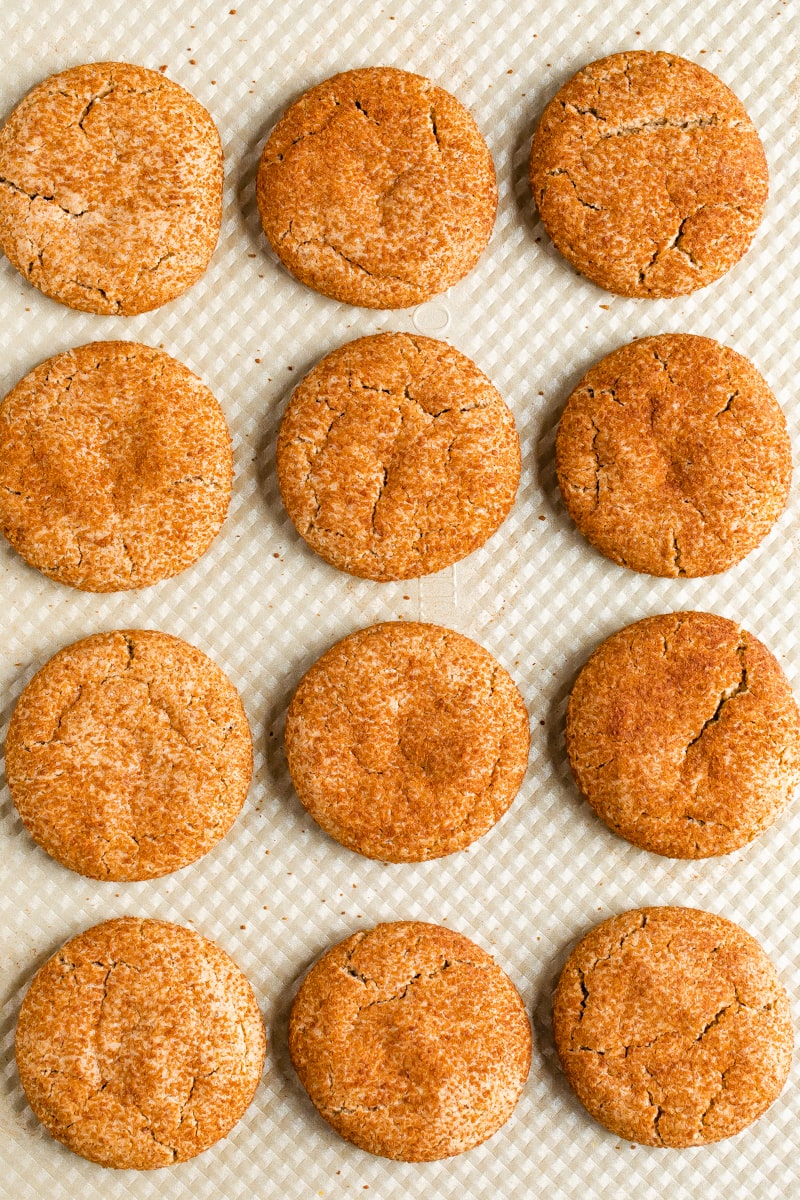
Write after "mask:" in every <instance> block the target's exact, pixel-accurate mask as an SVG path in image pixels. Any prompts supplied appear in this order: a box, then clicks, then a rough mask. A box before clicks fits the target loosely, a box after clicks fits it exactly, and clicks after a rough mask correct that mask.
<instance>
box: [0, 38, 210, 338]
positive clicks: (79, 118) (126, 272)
mask: <svg viewBox="0 0 800 1200" xmlns="http://www.w3.org/2000/svg"><path fill="white" fill-rule="evenodd" d="M221 219H222V146H221V144H220V139H219V133H218V132H217V127H216V125H215V124H214V122H213V121H212V119H211V117H210V116H209V114H208V113H207V112H206V110H205V109H204V108H203V106H202V105H201V104H199V103H198V102H197V100H195V98H194V97H193V96H191V95H190V94H189V92H187V91H185V90H184V89H183V88H182V87H179V86H178V84H177V83H173V82H172V80H170V79H167V78H166V77H165V76H164V75H162V74H160V73H159V72H158V71H148V70H146V69H145V68H144V67H137V66H134V65H133V64H132V63H118V62H103V63H88V64H86V65H85V66H78V67H70V68H69V70H67V71H62V72H61V73H60V74H58V75H53V76H51V77H50V78H49V79H46V80H45V81H44V82H43V83H40V84H39V85H38V87H35V88H34V89H33V91H32V92H29V93H28V95H27V96H26V97H25V99H24V100H23V101H22V102H21V103H20V104H19V105H17V107H16V108H15V109H14V111H13V112H12V114H11V116H10V117H9V118H8V121H7V122H6V124H5V125H4V126H3V128H2V130H0V247H2V249H3V251H4V252H5V253H6V254H7V255H8V258H9V259H10V260H11V263H12V264H13V265H14V266H15V267H16V268H17V270H18V271H19V272H20V273H21V274H22V275H24V276H25V278H26V279H27V280H29V282H30V283H32V284H33V285H34V286H35V287H37V288H39V290H40V291H42V292H44V293H45V295H46V296H52V298H53V299H54V300H60V301H61V303H62V304H68V305H69V306H70V308H80V309H83V310H84V311H86V312H94V313H121V314H122V315H124V316H130V315H132V314H133V313H140V312H146V311H147V310H148V309H151V308H158V306H159V305H160V304H166V303H167V301H168V300H174V298H175V297H176V296H180V295H181V293H182V292H185V291H186V289H187V288H188V287H191V285H192V284H193V283H195V282H196V281H197V280H198V279H199V278H200V276H201V275H202V274H203V272H204V271H205V269H206V267H207V266H208V261H209V259H210V258H211V255H212V253H213V251H214V247H215V245H216V242H217V236H218V234H219V228H220V222H221Z"/></svg>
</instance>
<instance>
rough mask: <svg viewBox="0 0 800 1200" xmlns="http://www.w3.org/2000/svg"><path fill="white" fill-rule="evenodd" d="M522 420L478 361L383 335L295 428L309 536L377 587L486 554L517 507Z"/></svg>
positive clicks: (290, 442) (300, 396)
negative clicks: (376, 582) (382, 582)
mask: <svg viewBox="0 0 800 1200" xmlns="http://www.w3.org/2000/svg"><path fill="white" fill-rule="evenodd" d="M520 464H521V459H520V447H519V437H518V436H517V431H516V427H515V425H514V418H513V416H512V414H511V412H510V410H509V409H508V407H507V406H506V404H505V403H504V401H503V399H502V397H501V396H500V394H499V393H498V392H497V390H496V389H495V388H494V387H493V386H492V384H491V383H490V382H489V380H488V379H487V378H486V376H485V375H484V374H482V372H481V371H479V370H478V368H477V367H476V366H475V364H474V363H473V362H472V361H471V360H470V359H468V358H467V357H466V355H464V354H461V353H460V352H459V351H458V350H455V349H454V348H453V347H452V346H449V345H448V344H447V343H446V342H440V341H437V340H435V339H433V338H427V337H418V336H416V335H414V336H411V335H410V334H405V333H382V334H376V335H373V336H371V337H363V338H358V339H357V340H356V341H354V342H348V343H347V344H346V345H344V346H341V347H340V348H339V349H337V350H334V351H332V353H330V354H328V355H326V356H325V358H323V359H322V361H321V362H319V363H318V364H317V366H316V367H314V369H313V370H312V371H310V372H309V374H308V375H307V376H306V377H305V379H303V380H302V382H301V383H300V384H299V386H298V387H297V388H296V389H295V392H294V394H293V395H292V398H291V400H290V402H289V405H288V407H287V409H286V413H285V414H284V417H283V421H282V422H281V428H280V432H279V434H278V448H277V472H278V483H279V485H280V490H281V496H282V497H283V502H284V504H285V506H286V510H287V512H288V514H289V516H290V517H291V519H292V522H293V523H294V525H295V527H296V528H297V531H298V533H299V534H300V535H301V537H303V538H305V540H306V541H307V542H308V544H309V546H311V548H312V549H313V550H315V551H316V552H317V554H320V555H321V556H322V557H323V558H324V559H325V560H326V561H327V562H329V563H332V564H333V566H335V567H338V568H339V569H340V570H342V571H348V572H349V573H350V574H351V575H360V576H362V577H363V578H366V579H376V580H389V579H415V578H417V577H418V576H420V575H428V574H430V573H431V572H433V571H441V570H442V569H443V568H444V567H448V566H451V565H452V564H453V563H454V562H458V561H459V560H460V559H462V558H465V557H466V555H468V554H471V553H472V551H473V550H477V549H478V547H480V546H482V545H483V544H484V542H485V541H486V540H487V539H488V538H489V537H491V535H492V534H493V533H495V531H496V530H497V529H498V528H499V526H500V525H501V524H502V522H503V521H504V520H505V518H506V516H507V515H508V513H509V511H510V509H511V506H512V505H513V503H514V497H515V495H516V491H517V486H518V484H519V477H520Z"/></svg>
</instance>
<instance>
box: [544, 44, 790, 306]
mask: <svg viewBox="0 0 800 1200" xmlns="http://www.w3.org/2000/svg"><path fill="white" fill-rule="evenodd" d="M530 176H531V187H532V190H533V197H534V200H535V202H536V205H537V207H538V209H539V214H540V216H541V218H542V221H543V223H544V226H545V229H546V230H547V232H548V233H549V234H550V237H551V238H552V239H553V241H554V243H555V245H556V247H557V248H558V249H559V250H560V251H561V253H562V254H563V255H564V257H565V258H566V259H567V260H568V261H569V262H571V263H572V264H573V266H575V267H577V269H578V270H579V271H580V272H581V274H583V275H585V276H587V278H589V279H591V280H592V282H593V283H596V284H598V285H599V286H600V287H602V288H606V289H607V291H610V292H617V293H618V294H620V295H622V296H643V297H653V298H655V297H662V296H682V295H684V294H686V293H687V292H693V291H695V290H696V289H697V288H701V287H705V286H706V285H707V284H709V283H713V282H714V280H715V279H718V278H719V277H720V275H724V274H725V272H726V271H728V270H730V268H731V267H732V266H733V265H734V263H736V262H738V260H739V259H740V258H741V257H742V255H743V254H744V253H745V251H746V250H747V248H748V246H749V245H750V242H751V241H752V239H753V236H754V235H755V232H756V230H757V229H758V226H759V224H760V222H761V217H762V214H763V211H764V205H765V203H766V200H767V190H768V186H769V179H768V171H767V162H766V158H765V157H764V148H763V146H762V145H761V141H760V139H759V136H758V134H757V132H756V130H755V128H754V126H753V123H752V121H751V120H750V118H749V117H748V115H747V113H746V112H745V110H744V108H743V106H742V105H741V103H740V102H739V101H738V100H737V98H736V96H734V94H733V92H732V91H731V90H730V89H729V88H727V87H726V86H725V84H724V83H722V81H721V80H719V79H717V77H716V75H712V74H711V72H710V71H706V70H704V69H703V68H702V67H699V66H698V65H697V64H696V63H693V62H688V61H687V60H686V59H685V58H679V57H678V56H677V55H675V54H664V53H661V52H658V53H654V52H651V51H646V50H639V51H628V52H625V53H622V54H612V55H611V56H610V57H609V58H603V59H601V60H600V61H599V62H594V63H590V64H589V66H587V67H584V68H583V69H582V70H581V71H579V72H578V73H577V75H575V76H573V78H572V79H570V80H569V82H568V83H566V84H565V85H564V86H563V87H562V88H561V89H560V91H559V92H557V93H556V95H555V96H554V97H553V99H552V100H551V101H550V103H549V104H548V105H547V107H546V108H545V110H544V113H543V114H542V119H541V121H540V123H539V127H538V129H537V130H536V134H535V135H534V138H533V145H532V147H531V160H530Z"/></svg>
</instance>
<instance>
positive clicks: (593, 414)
mask: <svg viewBox="0 0 800 1200" xmlns="http://www.w3.org/2000/svg"><path fill="white" fill-rule="evenodd" d="M556 471H557V474H558V484H559V487H560V488H561V494H562V496H563V497H564V503H565V504H566V506H567V510H568V512H569V514H570V516H571V517H572V519H573V521H574V522H575V524H576V525H577V526H578V528H579V529H580V531H581V533H582V534H583V535H584V537H586V538H588V540H589V541H590V542H591V543H592V545H593V546H594V547H595V548H596V549H597V550H599V551H600V552H601V553H602V554H605V555H606V557H607V558H610V559H612V560H613V561H614V562H616V563H620V564H621V565H622V566H625V567H630V568H631V570H634V571H643V572H645V573H646V574H649V575H662V576H678V575H687V576H699V575H716V574H718V573H719V572H720V571H726V570H727V569H728V568H729V567H731V566H733V565H734V564H735V563H738V562H739V561H740V560H741V559H743V558H744V557H745V555H746V554H749V553H750V551H751V550H753V549H754V548H755V547H756V546H757V545H758V544H759V542H760V541H761V540H762V539H763V538H764V537H765V536H766V535H767V533H768V532H769V530H770V529H771V527H772V525H773V524H774V523H775V521H776V520H777V518H778V517H779V516H780V514H781V512H782V511H783V509H784V506H785V504H786V499H787V497H788V494H789V485H790V483H791V476H792V453H791V445H790V443H789V435H788V432H787V429H786V419H785V417H784V415H783V413H782V411H781V408H780V405H779V404H778V402H777V400H776V399H775V397H774V396H773V394H772V392H771V391H770V389H769V387H768V386H767V384H766V382H765V381H764V379H763V377H762V376H761V375H760V374H759V373H758V371H757V370H756V369H755V367H754V366H753V365H752V363H750V362H748V360H747V359H746V358H743V357H742V355H741V354H737V353H736V352H735V351H734V350H730V349H729V348H728V347H727V346H721V345H720V344H719V342H715V341H713V340H712V339H711V338H706V337H696V336H695V335H693V334H688V333H668V334H662V335H660V336H657V337H646V338H641V339H640V340H639V341H635V342H631V343H629V344H628V345H627V346H621V347H620V348H619V349H618V350H615V351H613V352H612V353H611V354H608V355H607V356H606V357H605V358H603V359H601V361H600V362H599V363H596V364H595V366H593V367H592V368H591V369H590V370H589V371H588V372H587V374H586V375H585V376H584V377H583V379H582V380H581V382H580V383H579V384H578V386H577V388H576V389H575V391H574V392H573V393H572V395H571V396H570V398H569V400H568V401H567V404H566V407H565V409H564V412H563V414H562V417H561V422H560V424H559V427H558V436H557V439H556Z"/></svg>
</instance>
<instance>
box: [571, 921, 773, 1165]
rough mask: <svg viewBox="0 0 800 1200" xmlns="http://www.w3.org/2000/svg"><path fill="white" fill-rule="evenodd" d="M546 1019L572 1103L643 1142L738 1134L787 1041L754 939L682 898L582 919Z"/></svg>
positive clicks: (699, 1141) (761, 1105)
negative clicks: (584, 928)
mask: <svg viewBox="0 0 800 1200" xmlns="http://www.w3.org/2000/svg"><path fill="white" fill-rule="evenodd" d="M553 1025H554V1031H555V1038H556V1046H557V1048H558V1054H559V1057H560V1059H561V1065H562V1067H563V1068H564V1073H565V1074H566V1076H567V1078H568V1080H569V1082H570V1083H571V1084H572V1087H573V1088H574V1089H575V1092H576V1094H577V1096H578V1099H579V1100H580V1101H581V1103H582V1104H583V1105H585V1107H586V1108H587V1109H588V1110H589V1112H590V1113H591V1115H592V1116H593V1117H595V1119H596V1120H598V1121H600V1123H601V1124H603V1125H605V1126H606V1127H607V1128H608V1129H610V1130H611V1132H612V1133H615V1134H616V1135H617V1136H618V1137H621V1138H624V1139H625V1140H626V1141H628V1140H630V1141H634V1142H642V1143H644V1144H645V1145H648V1146H700V1145H704V1144H706V1143H707V1142H717V1141H720V1139H722V1138H727V1137H732V1136H733V1135H734V1134H736V1133H739V1132H740V1130H742V1129H744V1128H745V1127H746V1126H747V1125H749V1124H750V1123H751V1122H752V1121H755V1120H756V1119H757V1118H758V1117H760V1116H761V1114H762V1113H763V1112H764V1111H765V1110H766V1109H767V1108H768V1107H769V1106H770V1104H771V1103H772V1102H773V1100H775V1099H776V1097H777V1096H778V1095H779V1094H780V1091H781V1088H782V1087H783V1084H784V1082H785V1080H786V1076H787V1074H788V1072H789V1067H790V1064H791V1059H792V1045H793V1040H794V1036H793V1032H792V1021H791V1014H790V1012H789V1001H788V999H787V996H786V992H785V991H784V989H783V988H782V987H781V985H780V982H779V981H778V978H777V975H776V973H775V968H774V967H773V965H772V963H771V962H770V960H769V959H768V958H767V956H766V954H765V953H764V951H763V950H762V949H761V947H760V946H759V944H758V942H756V941H755V939H754V938H752V937H751V936H750V934H748V933H745V931H744V930H743V929H740V928H739V926H738V925H734V923H733V922H732V921H727V920H725V918H724V917H717V916H714V915H713V914H712V913H708V912H701V911H699V910H698V909H693V908H644V909H637V910H634V911H632V912H627V913H623V914H622V916H619V917H612V918H611V919H610V920H608V921H603V923H602V924H600V925H597V926H595V928H594V929H592V930H590V932H589V933H587V934H586V936H585V937H584V938H582V939H581V941H580V942H579V943H578V945H577V946H576V947H575V949H574V950H573V952H572V954H571V955H570V957H569V959H568V961H567V964H566V966H565V967H564V970H563V972H562V974H561V978H560V980H559V983H558V989H557V991H556V995H555V1004H554V1013H553Z"/></svg>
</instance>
